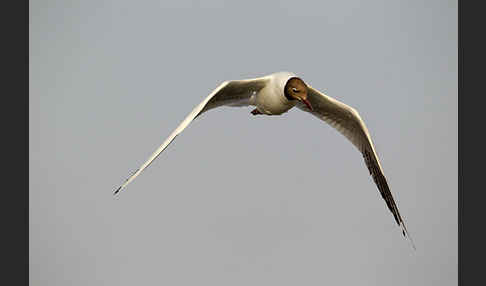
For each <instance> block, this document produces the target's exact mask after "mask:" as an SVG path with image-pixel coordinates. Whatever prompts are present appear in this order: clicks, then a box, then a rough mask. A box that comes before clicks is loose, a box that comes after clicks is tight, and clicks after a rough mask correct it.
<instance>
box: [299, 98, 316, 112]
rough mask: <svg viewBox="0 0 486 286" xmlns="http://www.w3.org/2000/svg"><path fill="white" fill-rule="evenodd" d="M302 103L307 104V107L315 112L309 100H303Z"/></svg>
mask: <svg viewBox="0 0 486 286" xmlns="http://www.w3.org/2000/svg"><path fill="white" fill-rule="evenodd" d="M302 102H303V103H305V105H307V107H308V108H309V109H310V110H311V111H313V110H314V109H312V105H311V104H310V102H309V101H308V100H307V99H302Z"/></svg>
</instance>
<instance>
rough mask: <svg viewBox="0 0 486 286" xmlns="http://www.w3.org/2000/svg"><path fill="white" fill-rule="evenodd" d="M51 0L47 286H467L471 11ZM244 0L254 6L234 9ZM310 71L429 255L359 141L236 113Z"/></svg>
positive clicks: (38, 232)
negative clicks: (460, 95)
mask: <svg viewBox="0 0 486 286" xmlns="http://www.w3.org/2000/svg"><path fill="white" fill-rule="evenodd" d="M207 2H210V4H207V3H204V2H203V1H180V0H178V1H141V2H136V1H73V3H71V2H67V1H41V0H39V1H31V2H30V25H29V28H30V67H29V68H30V73H29V76H30V167H29V168H30V180H29V183H30V227H29V231H30V284H31V285H93V286H94V285H153V284H156V285H323V284H325V285H456V284H457V265H458V263H457V257H458V256H457V1H438V0H434V1H426V2H423V1H416V0H413V1H385V0H382V1H278V2H276V1H267V2H265V3H261V2H260V1H239V2H236V1H232V2H229V1H207ZM233 2H234V3H233ZM283 70H287V71H291V72H294V73H296V74H298V75H299V76H301V77H302V78H303V79H304V80H305V81H306V82H308V83H309V84H311V85H312V86H313V87H315V88H317V89H319V90H320V91H322V92H325V93H327V94H328V95H329V96H332V97H334V98H336V99H338V100H341V101H343V102H344V103H346V104H348V105H350V106H352V107H354V108H356V109H357V110H358V111H359V112H360V114H361V116H362V117H363V119H364V121H365V123H366V125H367V126H368V129H369V131H370V133H371V136H372V138H373V141H374V144H375V147H376V149H377V152H378V155H379V156H380V159H381V164H382V167H383V169H384V171H385V175H386V176H387V179H388V182H389V184H390V187H391V191H392V193H393V195H394V197H395V200H396V201H397V204H398V208H399V210H400V212H401V214H402V216H403V217H404V220H405V222H406V224H407V227H408V229H409V231H410V234H411V235H412V237H413V239H414V241H415V244H416V246H417V251H415V252H413V251H412V250H411V248H410V245H409V244H408V243H407V241H406V240H405V239H404V238H403V237H402V235H401V233H400V229H399V228H398V226H396V224H395V223H394V220H393V217H392V215H391V213H390V212H389V211H388V209H387V208H386V205H385V202H384V201H383V199H382V198H381V197H380V195H379V192H378V189H377V188H376V185H375V184H374V183H373V180H372V179H371V177H370V176H369V173H368V170H367V169H366V166H365V164H364V162H363V159H362V157H361V154H360V153H359V152H358V151H357V150H356V149H355V148H354V146H353V145H352V144H351V143H349V142H348V141H347V140H346V139H345V137H344V136H342V135H340V134H339V133H338V132H337V131H335V130H334V129H332V128H331V127H330V126H329V125H326V124H325V123H324V122H322V121H320V120H317V119H316V118H314V117H312V116H310V115H309V114H306V113H304V112H301V111H300V110H298V109H295V110H291V111H290V112H289V113H287V114H284V115H283V116H280V117H264V116H258V117H254V116H251V115H250V111H251V109H252V108H220V109H216V110H213V111H210V112H208V113H206V114H204V115H203V116H201V117H200V118H198V119H197V120H196V121H194V122H193V123H192V124H191V125H190V126H189V127H188V128H187V129H186V130H185V131H184V132H183V133H182V134H181V135H180V136H179V137H178V138H177V139H176V140H175V141H174V142H173V144H171V145H170V147H169V148H168V149H167V150H166V151H165V152H164V153H163V154H162V155H161V156H159V158H158V159H157V160H156V161H154V163H153V164H152V165H151V166H150V167H149V168H148V169H147V170H145V171H144V173H142V174H141V175H140V176H139V177H138V178H137V179H136V180H134V181H133V182H132V183H131V184H130V185H129V186H128V187H127V188H126V189H125V190H124V191H123V192H122V193H121V194H120V196H118V197H113V195H112V191H113V190H114V188H115V187H116V186H118V185H119V184H120V183H121V182H122V181H123V180H124V179H125V178H126V176H127V175H128V174H129V173H130V172H131V171H133V170H135V169H136V168H137V167H138V166H139V165H140V164H142V163H143V162H144V161H145V159H147V157H148V156H149V155H150V154H151V153H152V152H153V151H154V150H155V149H156V148H157V147H158V146H159V145H160V144H161V143H162V141H163V140H164V139H165V138H166V137H167V136H168V135H169V133H170V132H171V131H172V130H173V129H174V128H175V127H176V126H177V124H178V123H179V122H180V121H181V120H182V119H183V118H184V117H185V116H186V115H187V114H188V113H189V112H190V111H191V110H192V108H193V107H194V106H195V105H197V104H198V103H199V102H200V101H201V100H202V99H203V98H204V97H206V96H207V95H208V94H209V93H210V92H211V91H212V90H213V89H214V88H215V87H216V86H217V85H219V84H220V83H221V82H222V81H224V80H230V79H241V78H250V77H256V76H261V75H265V74H268V73H272V72H276V71H283Z"/></svg>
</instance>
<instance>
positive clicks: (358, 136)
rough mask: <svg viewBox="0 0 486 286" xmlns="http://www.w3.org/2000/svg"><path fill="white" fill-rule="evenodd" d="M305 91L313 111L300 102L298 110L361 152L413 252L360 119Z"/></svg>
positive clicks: (338, 104)
mask: <svg viewBox="0 0 486 286" xmlns="http://www.w3.org/2000/svg"><path fill="white" fill-rule="evenodd" d="M308 88H309V91H308V96H307V99H308V100H309V102H310V103H311V105H312V108H313V111H310V110H309V109H308V108H307V107H306V106H305V105H304V104H302V103H301V102H299V103H298V104H297V107H298V108H299V109H301V110H303V111H306V112H309V113H311V114H312V115H314V116H316V117H318V118H320V119H321V120H324V121H325V122H326V123H328V124H329V125H331V126H332V127H334V128H335V129H336V130H337V131H339V132H340V133H341V134H343V135H344V136H345V137H346V138H347V139H348V140H349V141H351V143H353V145H354V146H355V147H356V148H357V149H358V150H359V151H360V152H361V153H362V155H363V158H364V161H365V164H366V166H367V168H368V171H369V172H370V175H371V176H372V178H373V181H374V182H375V184H376V186H377V187H378V190H379V191H380V194H381V196H382V198H383V199H384V200H385V202H386V205H387V207H388V209H389V210H390V211H391V213H392V214H393V217H394V219H395V221H396V223H397V224H398V225H399V226H400V227H401V229H402V233H403V235H404V236H406V237H408V238H409V240H410V242H411V244H412V247H413V248H414V249H415V246H414V244H413V241H412V239H411V237H410V235H409V234H408V231H407V228H406V227H405V223H404V221H403V219H402V217H401V215H400V212H399V211H398V207H397V205H396V203H395V200H394V199H393V196H392V193H391V191H390V188H389V186H388V182H387V180H386V178H385V175H384V173H383V169H382V168H381V164H380V161H379V159H378V155H377V154H376V151H375V147H374V146H373V142H372V140H371V136H370V134H369V132H368V128H366V125H365V123H364V121H363V120H362V119H361V116H360V115H359V113H358V112H357V111H356V109H354V108H352V107H350V106H348V105H346V104H344V103H342V102H340V101H338V100H336V99H334V98H332V97H329V96H327V95H325V94H323V93H321V92H319V91H318V90H316V89H314V88H312V87H311V86H309V87H308Z"/></svg>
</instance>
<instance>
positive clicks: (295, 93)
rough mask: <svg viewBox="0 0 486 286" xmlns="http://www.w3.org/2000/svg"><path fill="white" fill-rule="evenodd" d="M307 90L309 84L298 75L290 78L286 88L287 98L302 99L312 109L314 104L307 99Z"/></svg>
mask: <svg viewBox="0 0 486 286" xmlns="http://www.w3.org/2000/svg"><path fill="white" fill-rule="evenodd" d="M307 91H308V88H307V85H306V84H305V82H304V81H303V80H302V79H300V78H298V77H291V78H289V80H287V83H286V84H285V88H284V94H285V97H287V99H289V100H298V101H301V102H303V103H304V104H305V105H306V106H307V107H308V108H309V109H310V110H311V111H312V110H313V109H312V105H311V104H310V102H309V100H307Z"/></svg>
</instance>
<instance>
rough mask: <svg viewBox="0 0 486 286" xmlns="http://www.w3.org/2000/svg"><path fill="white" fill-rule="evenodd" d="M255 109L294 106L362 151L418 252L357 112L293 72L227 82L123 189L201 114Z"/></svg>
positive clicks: (279, 110) (265, 111)
mask: <svg viewBox="0 0 486 286" xmlns="http://www.w3.org/2000/svg"><path fill="white" fill-rule="evenodd" d="M250 105H251V106H255V107H256V108H255V109H253V110H252V111H251V114H253V115H267V116H270V115H281V114H283V113H285V112H287V111H289V110H290V109H291V108H293V107H297V108H299V109H300V110H302V111H305V112H308V113H310V114H312V115H314V116H316V117H317V118H319V119H321V120H323V121H325V122H326V123H328V124H330V125H331V126H332V127H334V128H335V129H336V130H337V131H339V132H340V133H341V134H342V135H344V136H345V137H346V138H347V139H348V140H349V141H351V143H352V144H353V145H354V146H355V147H356V148H357V149H358V150H359V151H360V152H361V154H362V155H363V158H364V162H365V164H366V166H367V167H368V171H369V172H370V175H371V176H372V178H373V180H374V182H375V184H376V185H377V187H378V190H379V191H380V194H381V196H382V197H383V199H384V200H385V202H386V205H387V206H388V209H389V210H390V211H391V213H392V214H393V217H394V219H395V221H396V223H397V224H398V226H399V227H400V228H401V230H402V234H403V235H404V236H405V237H407V238H408V239H409V241H410V243H411V244H412V247H413V248H414V249H415V246H414V244H413V241H412V239H411V237H410V235H409V234H408V231H407V228H406V227H405V223H404V221H403V219H402V217H401V215H400V213H399V211H398V207H397V205H396V203H395V200H394V199H393V196H392V194H391V192H390V188H389V187H388V183H387V180H386V178H385V175H384V173H383V169H382V167H381V164H380V161H379V159H378V155H377V154H376V151H375V147H374V146H373V142H372V141H371V136H370V134H369V132H368V129H367V128H366V125H365V123H364V122H363V120H362V119H361V116H360V115H359V113H358V112H357V111H356V109H354V108H352V107H350V106H348V105H346V104H344V103H342V102H340V101H338V100H336V99H334V98H332V97H329V96H327V95H325V94H324V93H322V92H320V91H318V90H317V89H315V88H313V87H312V86H310V85H308V84H306V83H305V82H304V81H303V80H302V79H301V78H300V77H298V76H297V75H296V74H294V73H291V72H277V73H273V74H269V75H266V76H263V77H258V78H252V79H244V80H230V81H224V82H223V83H221V84H220V85H219V86H218V87H217V88H216V89H214V90H213V92H211V94H209V95H208V96H207V97H206V98H205V99H204V100H203V101H202V102H201V103H200V104H199V105H197V106H196V107H195V108H194V109H193V110H192V112H191V113H189V115H188V116H187V117H186V118H185V119H184V120H183V121H182V122H181V123H180V124H179V126H177V128H176V129H175V130H174V131H173V132H172V133H171V134H170V135H169V137H168V138H167V139H166V140H165V141H164V142H163V143H162V145H160V147H159V148H157V150H155V152H154V153H153V154H152V155H151V156H150V157H149V158H148V159H147V161H145V163H143V165H142V166H140V168H138V169H137V170H136V171H135V172H134V173H133V174H132V175H131V176H130V177H128V178H127V179H126V180H125V182H124V183H123V184H122V185H121V186H119V187H118V188H117V189H116V190H115V194H117V193H118V192H120V191H121V190H122V189H124V188H125V187H126V186H127V185H128V184H129V183H130V182H131V181H133V180H134V179H135V178H136V177H137V176H138V175H140V173H141V172H142V171H143V170H145V169H146V168H147V167H148V166H149V165H150V164H151V163H152V162H153V161H154V160H155V159H156V158H157V157H158V156H159V155H160V154H161V153H162V151H164V149H165V148H167V146H169V144H170V143H171V142H172V141H173V140H174V139H175V138H176V137H177V136H178V135H179V134H180V133H181V132H182V131H183V130H184V129H185V128H186V127H187V126H188V125H189V124H190V123H191V122H192V121H193V120H194V119H196V118H197V117H198V116H199V115H201V114H203V113H204V112H206V111H209V110H211V109H213V108H216V107H220V106H240V107H241V106H250Z"/></svg>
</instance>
